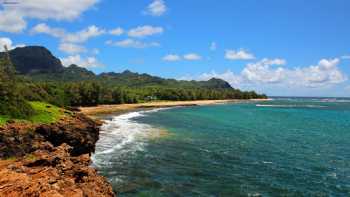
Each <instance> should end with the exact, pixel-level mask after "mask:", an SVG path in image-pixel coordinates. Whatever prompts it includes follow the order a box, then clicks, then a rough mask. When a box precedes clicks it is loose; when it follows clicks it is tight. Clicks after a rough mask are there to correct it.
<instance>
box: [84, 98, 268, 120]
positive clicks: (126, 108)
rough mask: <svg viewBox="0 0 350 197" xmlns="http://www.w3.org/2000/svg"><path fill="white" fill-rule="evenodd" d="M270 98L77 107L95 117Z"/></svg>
mask: <svg viewBox="0 0 350 197" xmlns="http://www.w3.org/2000/svg"><path fill="white" fill-rule="evenodd" d="M270 100H271V99H249V100H239V99H231V100H195V101H155V102H147V103H135V104H113V105H98V106H94V107H79V110H80V112H81V113H83V114H85V115H87V116H90V117H95V116H99V115H109V114H118V115H120V114H123V113H127V112H130V111H134V110H138V109H156V108H168V107H191V106H204V105H216V104H225V103H239V102H246V101H248V102H257V101H270Z"/></svg>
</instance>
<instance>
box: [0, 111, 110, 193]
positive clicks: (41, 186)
mask: <svg viewBox="0 0 350 197" xmlns="http://www.w3.org/2000/svg"><path fill="white" fill-rule="evenodd" d="M99 126H100V125H99V124H98V123H97V122H95V121H93V120H91V119H89V118H87V117H86V116H84V115H82V114H74V115H72V116H70V117H65V118H62V119H61V120H60V121H58V122H57V123H52V124H49V125H28V124H25V123H12V124H7V125H6V126H3V127H0V159H1V160H0V196H8V197H12V196H13V197H17V196H40V197H41V196H42V197H46V196H47V197H65V196H67V197H75V196H76V197H80V196H82V197H83V196H84V197H85V196H87V197H92V196H101V197H103V196H105V197H110V196H115V195H114V193H113V190H112V187H111V185H110V184H109V183H108V182H107V180H106V179H105V178H104V177H102V176H99V175H98V174H97V171H96V170H95V169H94V168H92V167H90V164H91V159H90V155H91V153H92V152H94V150H95V144H96V142H97V140H98V136H99Z"/></svg>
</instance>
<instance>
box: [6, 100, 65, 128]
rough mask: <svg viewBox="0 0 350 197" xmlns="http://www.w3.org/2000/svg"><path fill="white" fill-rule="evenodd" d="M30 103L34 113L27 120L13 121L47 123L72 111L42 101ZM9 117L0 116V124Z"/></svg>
mask: <svg viewBox="0 0 350 197" xmlns="http://www.w3.org/2000/svg"><path fill="white" fill-rule="evenodd" d="M30 105H31V106H32V107H33V109H34V111H35V115H33V116H32V117H30V118H28V119H27V120H15V121H18V122H20V121H29V122H31V123H34V124H49V123H53V122H56V121H58V120H59V119H60V118H62V117H64V116H69V115H71V114H72V112H70V111H67V110H64V109H62V108H59V107H57V106H54V105H51V104H47V103H43V102H30ZM9 119H10V118H8V117H5V116H0V125H4V124H5V123H6V121H8V120H9Z"/></svg>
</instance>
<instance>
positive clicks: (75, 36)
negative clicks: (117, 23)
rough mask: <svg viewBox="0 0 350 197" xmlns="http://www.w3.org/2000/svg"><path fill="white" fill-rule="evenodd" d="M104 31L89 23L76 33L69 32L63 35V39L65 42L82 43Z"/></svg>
mask: <svg viewBox="0 0 350 197" xmlns="http://www.w3.org/2000/svg"><path fill="white" fill-rule="evenodd" d="M104 33H105V30H103V29H100V28H98V27H96V26H95V25H91V26H89V27H87V28H86V29H83V30H81V31H79V32H76V33H69V34H66V35H65V36H64V37H63V40H64V41H66V42H73V43H82V42H85V41H87V40H88V39H90V38H93V37H97V36H99V35H102V34H104Z"/></svg>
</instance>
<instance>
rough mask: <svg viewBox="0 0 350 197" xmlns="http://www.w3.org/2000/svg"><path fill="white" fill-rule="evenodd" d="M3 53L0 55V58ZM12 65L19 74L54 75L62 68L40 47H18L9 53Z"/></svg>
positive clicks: (57, 61) (55, 59)
mask: <svg viewBox="0 0 350 197" xmlns="http://www.w3.org/2000/svg"><path fill="white" fill-rule="evenodd" d="M4 55H5V53H0V58H2V57H4ZM10 58H11V61H12V63H13V64H14V65H15V66H16V70H17V72H19V73H20V74H33V73H56V72H61V71H62V70H63V69H64V67H63V66H62V64H61V61H60V60H59V59H58V58H56V57H55V56H53V55H52V53H51V52H50V51H49V50H47V49H46V48H44V47H41V46H28V47H18V48H16V49H13V50H11V51H10Z"/></svg>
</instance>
